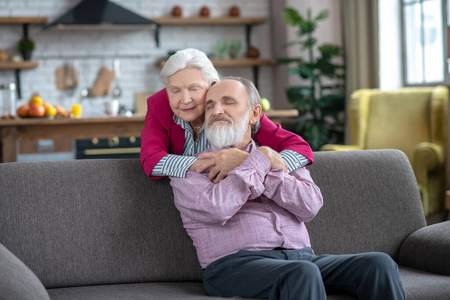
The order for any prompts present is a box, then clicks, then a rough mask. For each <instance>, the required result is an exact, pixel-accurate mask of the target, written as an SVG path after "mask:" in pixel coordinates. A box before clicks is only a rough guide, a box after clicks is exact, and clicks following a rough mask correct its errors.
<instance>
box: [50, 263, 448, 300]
mask: <svg viewBox="0 0 450 300" xmlns="http://www.w3.org/2000/svg"><path fill="white" fill-rule="evenodd" d="M400 277H401V280H402V283H403V287H404V289H405V293H406V296H407V299H408V300H414V299H420V300H448V299H450V277H449V276H442V275H434V274H430V273H425V272H420V271H415V270H412V269H407V268H400ZM48 293H49V295H50V297H51V299H52V300H91V299H92V300H94V299H95V300H127V299H129V300H141V299H142V300H144V299H146V300H147V299H161V300H167V299H170V300H177V299H179V300H189V299H192V300H194V299H205V300H208V299H211V300H214V299H217V300H219V299H224V298H220V297H209V296H207V295H206V292H205V289H204V288H203V284H202V283H201V282H153V283H138V284H119V285H103V286H86V287H71V288H60V289H50V290H48ZM229 299H243V298H240V297H234V298H229ZM327 299H329V300H351V299H356V298H355V297H352V296H348V295H328V297H327Z"/></svg>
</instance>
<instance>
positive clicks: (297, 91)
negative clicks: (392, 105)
mask: <svg viewBox="0 0 450 300" xmlns="http://www.w3.org/2000/svg"><path fill="white" fill-rule="evenodd" d="M327 17H328V11H327V10H323V11H321V12H320V13H319V14H318V15H317V16H316V17H315V18H313V17H312V15H311V10H308V11H307V16H306V18H305V17H304V16H302V15H301V14H300V13H299V12H298V11H297V10H295V9H293V8H285V9H284V10H283V15H282V18H283V21H284V22H285V23H286V24H287V25H289V26H293V27H296V28H297V29H298V31H297V36H298V39H297V40H295V41H292V42H289V43H287V44H286V46H299V47H300V49H299V50H300V51H299V52H300V53H306V57H307V58H306V59H305V58H302V57H296V58H282V59H279V60H278V62H279V63H283V64H287V65H288V74H290V75H293V76H299V77H300V79H301V80H302V82H305V85H303V86H293V87H289V88H288V89H287V90H286V93H287V97H288V100H289V102H290V103H291V104H292V105H293V106H294V107H295V108H296V109H297V110H298V111H299V117H298V119H297V120H296V122H295V124H294V128H292V130H293V131H295V132H297V133H298V134H300V135H301V136H303V137H304V138H305V139H306V140H307V141H308V142H309V144H310V145H311V148H312V149H313V150H318V149H319V148H320V147H321V146H323V145H324V144H327V143H330V142H333V143H343V140H344V111H345V94H344V79H345V75H344V66H343V65H339V64H336V63H334V62H333V60H334V59H335V58H337V57H340V56H342V50H341V47H339V46H337V45H333V44H323V45H321V46H317V45H316V44H317V40H316V38H314V36H313V33H314V31H315V30H316V28H317V23H318V22H319V21H321V20H324V19H326V18H327ZM316 47H317V51H316V52H315V51H314V50H315V48H316Z"/></svg>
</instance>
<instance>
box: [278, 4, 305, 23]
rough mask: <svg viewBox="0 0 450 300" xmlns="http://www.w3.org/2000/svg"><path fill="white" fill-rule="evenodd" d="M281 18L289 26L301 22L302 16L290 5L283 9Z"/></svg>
mask: <svg viewBox="0 0 450 300" xmlns="http://www.w3.org/2000/svg"><path fill="white" fill-rule="evenodd" d="M281 18H282V19H283V21H284V22H285V23H286V24H288V25H291V26H296V25H299V24H300V23H301V22H303V17H302V16H301V15H300V14H299V13H298V12H297V11H296V10H295V9H293V8H290V7H287V8H285V9H283V12H282V14H281Z"/></svg>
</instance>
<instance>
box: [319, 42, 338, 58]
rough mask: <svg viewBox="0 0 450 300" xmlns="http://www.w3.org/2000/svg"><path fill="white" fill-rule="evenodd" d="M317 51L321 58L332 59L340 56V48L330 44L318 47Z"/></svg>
mask: <svg viewBox="0 0 450 300" xmlns="http://www.w3.org/2000/svg"><path fill="white" fill-rule="evenodd" d="M319 51H320V53H321V54H322V56H323V57H327V58H330V57H333V56H339V55H341V47H339V46H337V45H332V44H324V45H322V46H320V47H319Z"/></svg>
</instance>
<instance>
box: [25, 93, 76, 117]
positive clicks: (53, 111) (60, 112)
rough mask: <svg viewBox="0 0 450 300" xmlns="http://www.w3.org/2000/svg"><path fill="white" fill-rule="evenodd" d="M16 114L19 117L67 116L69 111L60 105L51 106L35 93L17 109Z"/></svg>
mask: <svg viewBox="0 0 450 300" xmlns="http://www.w3.org/2000/svg"><path fill="white" fill-rule="evenodd" d="M17 116H18V117H20V118H45V117H47V118H54V117H61V118H69V117H70V111H67V110H65V109H64V108H63V107H62V106H59V105H57V106H53V105H51V104H50V103H46V102H44V100H42V98H41V97H40V96H39V94H37V93H35V94H33V96H31V98H30V100H29V101H28V103H27V104H24V105H22V106H20V107H19V108H18V109H17Z"/></svg>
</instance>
